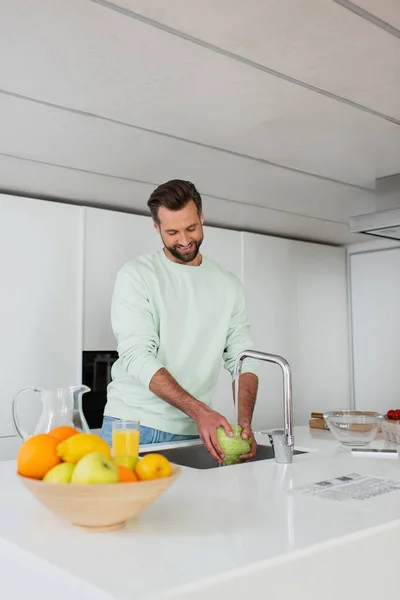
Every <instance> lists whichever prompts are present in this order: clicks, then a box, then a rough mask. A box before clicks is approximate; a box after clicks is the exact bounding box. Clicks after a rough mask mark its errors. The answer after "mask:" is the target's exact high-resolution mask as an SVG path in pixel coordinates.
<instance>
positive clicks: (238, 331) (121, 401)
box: [104, 250, 257, 435]
mask: <svg viewBox="0 0 400 600" xmlns="http://www.w3.org/2000/svg"><path fill="white" fill-rule="evenodd" d="M111 322H112V327H113V331H114V334H115V337H116V339H117V342H118V354H119V358H118V360H117V361H116V362H115V363H114V365H113V368H112V381H111V383H110V384H109V386H108V399H107V404H106V407H105V411H104V414H105V415H108V416H111V417H117V418H120V419H132V420H138V421H140V423H141V425H145V426H146V427H154V428H155V429H161V430H162V431H167V432H169V433H175V434H187V435H190V434H197V427H196V423H195V422H194V421H193V420H192V419H190V418H189V417H188V416H187V415H186V414H185V413H183V412H182V411H180V410H179V409H177V408H175V407H173V406H171V405H170V404H168V403H167V402H165V401H164V400H162V399H161V398H158V397H157V396H155V395H154V394H153V393H152V392H151V391H150V389H149V384H150V381H151V379H152V377H153V375H154V374H155V373H156V372H157V371H158V370H159V369H161V368H162V367H165V368H166V369H167V370H168V371H169V372H170V374H171V375H172V376H173V377H174V378H175V379H176V381H177V382H178V383H179V385H180V386H181V387H183V388H184V389H185V390H186V391H187V392H189V393H190V394H191V395H192V396H194V397H195V398H196V399H197V400H201V401H202V402H205V403H206V404H208V405H209V406H211V403H212V398H213V394H214V391H215V388H216V385H217V382H218V375H219V373H220V367H221V362H222V360H223V361H224V366H225V368H226V369H228V371H229V372H230V373H231V374H232V375H233V369H234V363H235V359H236V357H237V355H238V354H239V352H242V351H243V350H248V349H251V348H252V342H251V338H250V333H249V329H250V327H249V318H248V315H247V312H246V308H245V300H244V292H243V287H242V284H241V282H240V281H239V279H238V278H237V277H235V276H234V275H232V274H231V273H230V272H228V271H227V270H225V269H224V268H223V267H221V266H220V265H219V264H217V263H216V262H214V261H212V260H209V259H207V258H206V257H204V256H203V261H202V263H201V265H200V266H198V267H194V266H188V265H182V264H179V263H175V262H172V261H170V260H169V259H168V258H167V257H166V256H165V254H164V252H163V250H160V251H158V252H156V253H154V254H150V255H143V256H140V257H139V258H137V259H136V260H133V261H130V262H128V263H126V264H125V265H124V266H123V267H122V269H121V270H120V271H119V272H118V274H117V278H116V282H115V288H114V294H113V299H112V308H111ZM242 372H243V373H244V372H253V373H256V372H257V364H255V361H252V360H249V359H246V360H245V361H244V364H243V370H242ZM232 401H233V400H232Z"/></svg>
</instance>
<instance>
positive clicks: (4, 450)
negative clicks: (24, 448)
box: [0, 435, 22, 461]
mask: <svg viewBox="0 0 400 600" xmlns="http://www.w3.org/2000/svg"><path fill="white" fill-rule="evenodd" d="M21 444H22V440H21V438H20V437H18V436H15V435H14V436H5V437H0V461H1V460H15V458H16V457H17V454H18V450H19V448H20V447H21Z"/></svg>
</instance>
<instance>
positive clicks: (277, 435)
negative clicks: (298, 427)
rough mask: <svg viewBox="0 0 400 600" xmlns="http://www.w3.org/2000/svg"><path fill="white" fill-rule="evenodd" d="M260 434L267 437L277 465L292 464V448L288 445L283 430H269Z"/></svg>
mask: <svg viewBox="0 0 400 600" xmlns="http://www.w3.org/2000/svg"><path fill="white" fill-rule="evenodd" d="M262 433H263V434H267V435H268V437H269V441H270V442H271V446H272V448H273V450H274V454H275V460H276V462H277V463H284V464H287V463H291V462H293V447H292V446H289V445H288V443H287V441H286V436H285V432H284V430H283V429H269V430H266V431H263V432H262Z"/></svg>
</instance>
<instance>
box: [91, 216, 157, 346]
mask: <svg viewBox="0 0 400 600" xmlns="http://www.w3.org/2000/svg"><path fill="white" fill-rule="evenodd" d="M158 248H160V238H159V235H158V233H157V232H156V231H155V229H154V227H153V222H152V220H151V218H150V217H142V216H139V215H131V214H127V213H122V212H116V211H111V210H103V209H97V208H86V209H85V277H84V289H85V293H84V309H83V314H84V321H83V322H84V325H83V348H84V350H100V351H101V350H115V349H116V340H115V337H114V333H113V331H112V327H111V298H112V294H113V291H114V284H115V278H116V276H117V273H118V271H119V269H120V268H121V267H122V266H123V265H124V264H125V263H126V262H127V261H129V260H133V259H134V258H137V257H138V256H139V255H140V254H147V253H151V252H155V251H156V250H158Z"/></svg>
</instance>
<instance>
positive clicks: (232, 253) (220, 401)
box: [202, 227, 243, 423]
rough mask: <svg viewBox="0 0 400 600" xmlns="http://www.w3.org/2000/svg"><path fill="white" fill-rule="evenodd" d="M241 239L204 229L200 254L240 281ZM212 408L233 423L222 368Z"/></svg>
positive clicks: (227, 380) (235, 234)
mask: <svg viewBox="0 0 400 600" xmlns="http://www.w3.org/2000/svg"><path fill="white" fill-rule="evenodd" d="M242 239H243V234H242V233H241V232H239V231H230V230H228V229H220V228H214V227H204V243H203V246H202V252H203V254H204V255H205V256H206V257H207V258H210V259H212V260H215V261H217V262H218V263H220V264H221V265H222V266H223V267H225V269H228V271H230V272H231V273H233V274H234V275H236V276H237V277H239V279H240V280H242V266H243V265H242ZM210 293H212V290H210ZM213 408H214V409H215V410H218V411H219V412H220V413H221V414H223V415H224V416H225V417H226V418H227V419H228V421H229V422H231V423H233V422H234V418H235V409H234V404H233V391H232V377H231V375H230V373H229V372H228V371H227V370H226V369H225V368H224V367H223V366H221V370H220V376H219V380H218V386H217V389H216V391H215V396H214V401H213Z"/></svg>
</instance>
